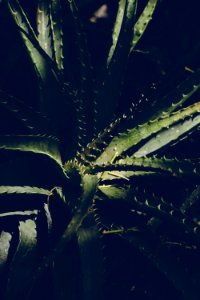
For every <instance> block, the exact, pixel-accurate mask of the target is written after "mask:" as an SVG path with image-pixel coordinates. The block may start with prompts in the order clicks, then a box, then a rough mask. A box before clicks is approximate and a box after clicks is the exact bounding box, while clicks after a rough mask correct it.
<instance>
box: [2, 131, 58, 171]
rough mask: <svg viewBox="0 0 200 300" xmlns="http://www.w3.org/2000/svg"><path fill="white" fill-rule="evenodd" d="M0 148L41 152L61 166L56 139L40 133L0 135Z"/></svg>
mask: <svg viewBox="0 0 200 300" xmlns="http://www.w3.org/2000/svg"><path fill="white" fill-rule="evenodd" d="M0 149H5V150H12V151H21V152H31V153H35V154H43V155H45V156H47V157H49V158H50V159H52V160H54V161H55V162H56V163H57V164H58V165H60V166H62V162H61V157H60V152H59V145H58V140H57V139H55V138H53V137H48V136H40V135H35V136H34V135H16V136H14V135H13V136H12V135H4V136H0Z"/></svg>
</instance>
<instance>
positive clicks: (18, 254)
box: [0, 0, 200, 300]
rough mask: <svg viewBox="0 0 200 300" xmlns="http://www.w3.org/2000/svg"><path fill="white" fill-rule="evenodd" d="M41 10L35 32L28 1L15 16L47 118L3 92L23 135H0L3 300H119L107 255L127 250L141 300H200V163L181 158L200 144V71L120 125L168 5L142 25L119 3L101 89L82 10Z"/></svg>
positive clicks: (57, 1) (12, 9) (16, 6)
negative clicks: (144, 45) (138, 60)
mask: <svg viewBox="0 0 200 300" xmlns="http://www.w3.org/2000/svg"><path fill="white" fill-rule="evenodd" d="M36 2H37V5H36V6H37V8H36V15H37V22H36V24H34V22H31V21H30V20H29V17H28V13H26V12H25V8H23V7H22V3H20V1H19V0H7V1H6V5H5V6H6V9H7V13H9V16H10V17H11V19H10V22H12V23H13V24H14V26H15V27H16V28H17V30H18V33H19V35H20V36H21V41H22V42H23V45H24V47H25V48H26V50H27V53H28V56H29V58H30V61H31V64H32V66H33V68H34V70H35V73H36V76H37V79H38V87H39V89H38V95H39V101H38V102H39V107H38V109H33V108H31V107H29V106H28V105H27V103H24V102H22V101H20V100H18V99H15V98H14V97H12V96H10V95H8V94H7V93H5V92H3V91H1V92H0V107H1V109H2V110H3V111H6V113H7V114H9V115H10V116H12V117H13V120H14V121H15V123H16V124H17V126H18V130H17V133H15V131H14V130H13V132H14V133H13V132H12V134H8V133H7V134H5V135H3V134H2V135H1V136H0V153H1V157H0V170H1V175H0V293H1V299H6V300H8V299H10V300H11V299H34V297H37V298H38V299H42V297H48V298H49V299H52V300H55V299H56V300H57V299H69V300H72V299H76V300H82V299H83V300H90V299H91V300H93V299H97V300H102V299H108V297H111V296H110V294H109V291H114V290H115V285H117V284H118V283H117V281H116V278H117V276H116V275H115V274H114V273H115V267H114V266H112V267H111V266H109V259H108V262H106V261H105V260H104V256H106V255H107V256H108V257H109V255H110V256H111V255H113V253H114V252H115V249H114V247H116V248H117V247H119V246H121V247H122V246H123V245H125V246H127V248H126V247H125V250H122V251H124V252H123V255H129V256H130V257H131V258H132V260H131V261H132V262H133V265H132V264H130V269H131V270H128V271H127V272H128V273H129V274H131V276H132V278H131V280H130V282H131V285H130V286H128V287H127V288H128V289H130V290H131V291H132V298H131V299H152V298H154V299H157V298H155V297H153V296H152V295H153V289H156V288H157V287H156V286H157V284H158V283H157V281H158V279H159V280H160V281H159V284H161V283H162V284H163V287H164V288H168V289H170V291H172V292H171V293H172V295H174V296H176V297H177V298H178V299H188V300H197V299H199V297H200V279H199V266H198V263H197V262H198V260H199V258H200V254H199V251H200V227H199V221H200V220H199V212H198V207H199V205H198V201H199V195H200V191H199V177H200V161H199V156H198V153H197V155H196V156H195V157H194V156H191V155H189V154H188V156H185V155H184V154H183V155H179V153H177V156H176V157H175V156H174V153H175V151H174V152H173V151H171V149H173V147H174V145H178V144H180V145H181V143H183V142H184V143H186V145H190V139H191V137H192V136H196V135H197V134H198V129H199V126H200V103H199V102H195V103H192V104H191V103H190V104H187V101H188V99H190V98H191V96H192V95H194V94H195V93H196V92H197V91H198V90H199V88H200V71H199V70H198V71H196V72H194V73H192V74H191V75H190V76H189V77H188V78H187V79H186V80H185V81H184V82H183V83H181V84H180V85H178V86H177V88H175V89H174V90H173V91H171V92H170V93H169V94H168V95H167V96H166V97H164V98H162V99H157V100H156V101H153V102H152V103H151V102H149V103H143V102H142V103H141V101H139V102H138V103H134V105H133V106H131V108H130V110H129V111H128V112H127V114H125V115H124V114H123V115H122V116H121V117H118V118H116V117H115V109H116V106H117V103H118V100H119V98H120V94H121V90H122V85H123V81H124V79H125V73H126V65H127V63H128V60H129V56H130V53H131V52H132V51H133V50H134V48H135V47H136V45H137V43H138V41H139V40H140V38H141V37H142V35H143V33H144V31H145V29H146V27H147V25H148V23H149V21H150V20H151V19H152V15H153V12H154V9H155V7H156V5H157V2H158V1H157V0H149V1H148V2H147V4H146V6H145V8H144V10H143V12H142V14H141V15H140V16H138V14H137V4H138V2H139V0H120V1H119V5H118V12H117V16H116V21H115V24H114V29H113V35H112V46H111V47H110V50H109V53H108V56H107V59H106V61H105V65H104V66H103V69H102V70H101V73H100V74H99V75H98V76H96V77H95V79H94V75H93V68H92V65H91V62H90V55H89V53H88V49H87V43H86V37H85V34H84V28H83V26H82V23H81V19H80V17H79V11H78V6H77V5H76V3H75V2H76V1H75V0H65V1H64V0H38V1H36ZM83 2H84V1H81V3H83ZM4 4H5V3H4ZM144 102H145V101H144ZM141 108H142V109H141ZM37 110H38V111H37ZM183 140H184V141H183ZM182 141H183V142H182ZM187 143H188V144H187ZM197 152H198V151H197ZM115 237H117V238H118V239H119V240H120V243H121V244H120V243H118V239H115ZM104 244H105V245H106V247H107V250H106V249H104V247H103V246H104ZM109 247H110V248H109ZM109 249H111V250H109ZM117 251H118V250H117ZM140 266H143V268H145V269H146V272H147V273H148V272H150V275H149V276H150V277H151V280H149V281H148V280H147V278H148V275H147V276H145V274H143V273H144V270H142V267H140ZM110 270H111V271H110ZM134 270H135V272H134ZM116 272H117V271H116ZM112 275H114V276H113V278H114V279H113V278H112ZM109 276H110V278H108V277H109ZM160 278H161V279H160ZM154 279H155V282H154ZM160 282H161V283H160ZM163 282H164V283H163ZM150 285H151V286H150ZM110 293H111V292H110ZM117 299H118V298H117ZM121 299H125V298H123V296H122V297H121ZM160 299H165V298H164V296H163V298H162V297H161V298H160Z"/></svg>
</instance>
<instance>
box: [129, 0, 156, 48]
mask: <svg viewBox="0 0 200 300" xmlns="http://www.w3.org/2000/svg"><path fill="white" fill-rule="evenodd" d="M157 2H158V0H149V1H148V3H147V5H146V6H145V8H144V10H143V12H142V14H141V15H140V17H139V19H138V20H137V22H136V24H135V26H134V36H133V40H132V47H131V51H133V50H134V48H135V46H136V45H137V43H138V42H139V40H140V38H141V37H142V36H143V34H144V32H145V30H146V28H147V26H148V25H149V22H150V21H151V20H152V16H153V13H154V10H155V8H156V5H157Z"/></svg>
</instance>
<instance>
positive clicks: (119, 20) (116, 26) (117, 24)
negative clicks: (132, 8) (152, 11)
mask: <svg viewBox="0 0 200 300" xmlns="http://www.w3.org/2000/svg"><path fill="white" fill-rule="evenodd" d="M125 8H126V0H120V1H119V4H118V12H117V17H116V21H115V24H114V29H113V34H112V46H111V48H110V51H109V54H108V58H107V65H109V63H110V61H111V60H112V57H113V54H114V51H115V48H116V46H117V42H118V38H119V34H120V31H121V27H122V23H123V18H124V14H125Z"/></svg>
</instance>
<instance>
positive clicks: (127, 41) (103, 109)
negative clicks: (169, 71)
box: [95, 0, 137, 131]
mask: <svg viewBox="0 0 200 300" xmlns="http://www.w3.org/2000/svg"><path fill="white" fill-rule="evenodd" d="M120 5H121V6H123V5H124V14H123V21H122V25H121V29H120V32H119V36H118V41H117V45H116V47H115V50H113V53H112V59H110V63H109V66H108V67H105V70H104V73H103V76H102V78H101V79H100V80H99V83H98V84H97V88H96V91H95V93H96V97H95V105H96V107H95V110H96V111H97V113H96V128H97V130H98V131H101V130H103V129H104V128H105V127H106V126H107V125H108V123H109V122H111V121H112V119H113V117H114V112H115V110H116V107H117V104H118V100H119V97H120V94H121V91H122V85H123V81H124V76H125V73H126V67H127V63H128V58H129V52H130V47H131V40H132V37H133V27H134V22H135V14H136V7H137V0H134V1H133V0H126V3H125V4H124V2H121V3H120ZM111 49H112V48H111ZM111 52H112V51H111ZM102 116H104V117H103V118H102Z"/></svg>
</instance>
